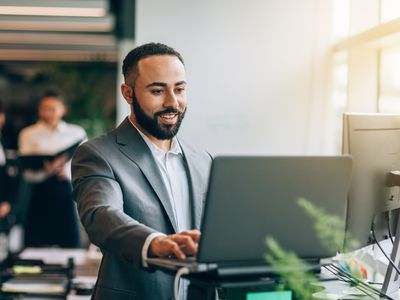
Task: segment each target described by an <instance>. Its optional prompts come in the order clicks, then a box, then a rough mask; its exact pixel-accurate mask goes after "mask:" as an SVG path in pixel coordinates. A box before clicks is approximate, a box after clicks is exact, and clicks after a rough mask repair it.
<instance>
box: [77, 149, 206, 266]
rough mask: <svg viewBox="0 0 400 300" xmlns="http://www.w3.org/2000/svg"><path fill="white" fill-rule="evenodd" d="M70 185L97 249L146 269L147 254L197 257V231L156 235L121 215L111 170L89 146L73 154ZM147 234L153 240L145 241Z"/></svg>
mask: <svg viewBox="0 0 400 300" xmlns="http://www.w3.org/2000/svg"><path fill="white" fill-rule="evenodd" d="M72 184H73V186H74V198H75V200H76V201H77V204H78V211H79V215H80V218H81V221H82V223H83V226H84V227H85V228H86V231H87V233H88V235H89V238H90V240H91V241H92V242H93V243H94V244H96V245H97V246H99V247H100V248H102V249H105V250H107V251H111V252H112V253H113V254H114V255H118V256H119V257H120V258H121V259H123V260H125V261H127V262H130V263H132V264H133V265H134V266H136V267H140V266H146V264H145V262H144V260H143V258H146V256H147V255H148V256H158V257H168V256H170V255H174V256H176V257H177V258H179V259H184V258H185V257H186V255H190V256H193V255H196V254H197V248H198V241H199V238H200V232H199V231H198V230H188V231H185V232H182V233H177V234H172V235H160V234H158V235H156V233H158V232H157V231H156V230H154V229H152V228H150V227H148V226H145V225H144V224H141V223H139V222H137V221H136V220H134V219H133V218H131V217H130V216H128V215H126V214H125V213H124V212H123V195H122V191H121V188H120V185H119V183H118V182H117V180H116V179H115V177H114V173H113V170H112V168H111V166H110V165H109V164H108V162H107V160H106V159H105V158H103V156H102V155H101V154H100V153H99V152H98V151H97V150H96V149H95V148H94V147H93V146H92V145H90V144H84V145H82V146H81V147H80V148H78V150H77V151H76V153H75V155H74V158H73V160H72ZM150 235H153V237H154V238H152V237H150V239H148V237H149V236H150ZM146 241H147V243H146ZM144 251H145V252H146V253H143V252H144Z"/></svg>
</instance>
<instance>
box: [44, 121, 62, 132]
mask: <svg viewBox="0 0 400 300" xmlns="http://www.w3.org/2000/svg"><path fill="white" fill-rule="evenodd" d="M37 124H38V125H39V126H40V127H42V128H46V129H49V130H55V131H59V132H62V131H64V130H65V128H67V124H66V123H65V122H64V121H62V120H61V121H60V122H59V123H58V125H57V127H56V128H55V129H53V128H51V127H50V126H48V125H47V124H46V123H45V122H43V121H38V122H37Z"/></svg>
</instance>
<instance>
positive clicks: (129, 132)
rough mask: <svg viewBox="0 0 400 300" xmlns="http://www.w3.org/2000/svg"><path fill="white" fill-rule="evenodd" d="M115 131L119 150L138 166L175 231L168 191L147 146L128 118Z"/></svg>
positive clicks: (175, 226)
mask: <svg viewBox="0 0 400 300" xmlns="http://www.w3.org/2000/svg"><path fill="white" fill-rule="evenodd" d="M115 132H116V135H117V143H118V144H119V149H120V151H121V152H122V153H123V154H125V155H126V156H127V157H128V158H129V159H130V160H131V161H133V162H134V163H135V164H137V165H138V166H139V168H140V169H141V171H142V172H143V174H144V176H145V177H146V179H147V181H148V182H149V184H150V186H151V187H152V188H153V190H154V192H155V193H156V195H157V197H158V199H159V200H160V202H161V204H162V205H163V207H164V209H165V211H166V213H167V215H168V217H169V220H170V222H171V225H172V227H173V228H174V230H175V232H177V225H176V220H175V217H174V213H173V209H172V205H171V201H170V199H169V196H168V191H167V189H166V187H165V185H164V182H163V180H162V176H161V174H160V171H159V169H158V166H157V163H156V162H155V160H154V158H153V155H152V154H151V151H150V149H149V147H148V146H147V145H146V143H145V142H144V140H143V138H142V137H141V136H140V134H139V133H138V132H137V130H136V129H135V128H134V127H133V125H132V124H131V123H130V121H129V119H128V118H126V119H125V120H124V121H123V122H122V123H121V125H120V126H119V127H118V128H117V129H116V131H115Z"/></svg>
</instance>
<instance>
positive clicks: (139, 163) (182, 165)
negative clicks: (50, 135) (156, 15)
mask: <svg viewBox="0 0 400 300" xmlns="http://www.w3.org/2000/svg"><path fill="white" fill-rule="evenodd" d="M122 69H123V74H124V78H125V83H124V84H122V85H121V93H122V95H123V96H124V98H125V100H126V101H127V103H128V104H129V106H130V109H131V113H130V116H129V117H128V118H126V119H125V120H124V121H123V122H122V123H121V124H120V125H119V127H118V128H117V129H115V130H113V131H111V132H110V133H108V134H106V135H104V136H101V137H99V138H96V139H94V140H92V141H89V142H87V143H85V144H83V145H82V146H81V147H80V148H78V150H77V151H76V153H75V156H74V159H73V162H72V176H73V179H72V181H73V186H74V196H75V198H76V201H77V203H78V210H79V214H80V217H81V220H82V223H83V225H84V227H85V228H86V230H87V232H88V234H89V238H90V240H91V241H92V242H93V243H95V244H96V245H98V246H99V247H100V248H101V250H102V252H103V260H102V263H101V266H100V270H99V275H98V280H97V283H96V287H95V291H94V294H93V299H96V300H98V299H101V300H102V299H107V300H108V299H113V300H122V299H124V300H125V299H141V300H146V299H149V300H150V299H171V297H172V295H173V277H172V276H171V275H168V274H166V273H163V272H161V271H154V270H152V271H151V272H150V270H149V269H147V266H146V262H145V259H146V257H147V256H149V255H151V256H159V257H168V256H171V255H174V256H176V257H177V258H179V259H184V258H185V257H186V256H187V255H196V253H197V245H198V241H199V237H200V232H199V231H198V230H189V229H191V228H196V229H198V228H199V226H200V218H201V212H202V206H203V201H204V198H203V196H204V193H205V191H206V185H207V177H208V173H209V167H210V164H211V157H210V156H209V155H208V154H207V153H205V152H199V151H196V150H194V149H193V148H191V147H190V146H188V145H187V144H185V143H184V142H183V141H182V140H180V139H179V140H178V139H177V138H176V137H175V135H176V134H177V132H178V130H179V126H180V124H181V122H182V120H183V118H184V115H185V112H186V74H185V67H184V63H183V59H182V57H181V55H180V54H179V53H178V52H176V51H175V50H174V49H172V48H170V47H168V46H166V45H163V44H155V43H150V44H145V45H142V46H140V47H137V48H135V49H133V50H132V51H131V52H130V53H129V54H128V55H127V56H126V58H125V60H124V62H123V67H122Z"/></svg>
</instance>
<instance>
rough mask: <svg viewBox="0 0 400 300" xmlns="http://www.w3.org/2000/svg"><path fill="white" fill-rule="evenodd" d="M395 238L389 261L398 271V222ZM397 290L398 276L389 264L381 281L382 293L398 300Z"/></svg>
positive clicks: (399, 226) (399, 280)
mask: <svg viewBox="0 0 400 300" xmlns="http://www.w3.org/2000/svg"><path fill="white" fill-rule="evenodd" d="M395 232H396V233H398V234H397V237H395V240H394V243H393V249H392V254H391V255H390V259H391V260H392V261H393V262H394V264H395V265H396V266H397V268H398V269H400V248H399V247H400V222H397V229H396V231H395ZM399 288H400V275H399V274H398V273H397V271H396V270H395V268H393V266H392V265H391V264H390V263H389V264H388V267H387V270H386V275H385V280H384V281H383V286H382V293H384V294H386V295H388V296H392V295H393V298H394V299H400V297H399Z"/></svg>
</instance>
